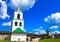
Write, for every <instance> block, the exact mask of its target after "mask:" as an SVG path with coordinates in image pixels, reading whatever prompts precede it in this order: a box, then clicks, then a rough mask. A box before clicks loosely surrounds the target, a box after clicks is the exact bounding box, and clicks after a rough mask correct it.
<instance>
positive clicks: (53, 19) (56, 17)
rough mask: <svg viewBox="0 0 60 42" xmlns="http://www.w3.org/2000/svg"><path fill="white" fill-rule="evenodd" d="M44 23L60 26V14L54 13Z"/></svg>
mask: <svg viewBox="0 0 60 42" xmlns="http://www.w3.org/2000/svg"><path fill="white" fill-rule="evenodd" d="M44 21H45V22H48V23H50V24H60V13H59V12H56V13H52V15H50V16H48V17H46V18H45V19H44Z"/></svg>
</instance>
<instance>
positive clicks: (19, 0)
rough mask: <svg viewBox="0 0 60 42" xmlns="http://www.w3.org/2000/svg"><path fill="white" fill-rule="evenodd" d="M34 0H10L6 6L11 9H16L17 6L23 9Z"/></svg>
mask: <svg viewBox="0 0 60 42" xmlns="http://www.w3.org/2000/svg"><path fill="white" fill-rule="evenodd" d="M35 1H36V0H10V3H9V4H8V6H9V7H10V8H12V9H16V8H17V7H18V6H19V7H20V8H21V10H23V11H25V10H28V9H29V8H32V7H33V6H34V3H35Z"/></svg>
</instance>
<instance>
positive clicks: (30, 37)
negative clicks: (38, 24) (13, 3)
mask: <svg viewBox="0 0 60 42" xmlns="http://www.w3.org/2000/svg"><path fill="white" fill-rule="evenodd" d="M11 27H12V29H11V31H9V32H8V31H0V40H10V41H28V42H29V41H37V40H38V41H39V38H40V35H37V34H33V33H27V32H25V31H24V19H23V13H22V12H21V10H20V9H19V8H18V10H17V11H15V12H14V17H13V20H12V23H11Z"/></svg>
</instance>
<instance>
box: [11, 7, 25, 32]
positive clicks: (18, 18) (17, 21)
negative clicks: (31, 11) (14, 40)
mask: <svg viewBox="0 0 60 42" xmlns="http://www.w3.org/2000/svg"><path fill="white" fill-rule="evenodd" d="M18 27H19V28H20V29H22V30H24V19H23V13H22V12H21V11H20V8H18V10H17V11H15V12H14V17H13V22H12V31H14V30H15V29H17V28H18Z"/></svg>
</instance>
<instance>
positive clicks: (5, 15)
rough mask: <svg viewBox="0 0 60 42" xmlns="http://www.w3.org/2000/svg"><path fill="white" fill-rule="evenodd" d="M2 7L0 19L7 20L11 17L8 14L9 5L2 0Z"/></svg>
mask: <svg viewBox="0 0 60 42" xmlns="http://www.w3.org/2000/svg"><path fill="white" fill-rule="evenodd" d="M0 3H1V7H0V18H2V19H5V18H6V17H8V18H9V17H10V16H9V15H8V14H7V5H6V2H5V1H2V0H0Z"/></svg>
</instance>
